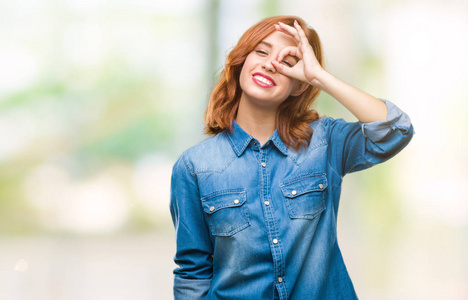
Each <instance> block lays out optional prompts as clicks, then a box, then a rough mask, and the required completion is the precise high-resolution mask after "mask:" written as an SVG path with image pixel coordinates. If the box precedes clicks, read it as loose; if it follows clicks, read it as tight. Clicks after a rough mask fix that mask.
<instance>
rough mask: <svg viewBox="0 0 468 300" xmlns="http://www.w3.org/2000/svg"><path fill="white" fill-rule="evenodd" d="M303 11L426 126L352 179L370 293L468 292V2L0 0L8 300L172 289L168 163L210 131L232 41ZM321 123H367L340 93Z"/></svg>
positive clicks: (330, 57) (357, 261)
mask: <svg viewBox="0 0 468 300" xmlns="http://www.w3.org/2000/svg"><path fill="white" fill-rule="evenodd" d="M278 14H292V15H298V16H301V17H302V18H303V19H304V20H306V22H308V24H309V25H310V26H312V27H313V28H315V29H316V30H317V32H318V33H319V35H320V37H321V39H322V43H323V48H324V53H325V58H326V69H327V70H328V71H329V72H331V73H332V74H334V75H336V76H337V77H339V78H341V79H342V80H344V81H346V82H348V83H350V84H352V85H354V86H357V87H359V88H361V89H363V90H365V91H367V92H369V93H371V94H373V95H375V96H377V97H380V98H386V99H389V100H391V101H393V102H394V103H395V104H397V105H398V106H399V107H400V108H401V109H402V110H404V111H405V112H407V113H408V114H409V116H410V117H411V119H412V121H413V124H414V127H415V131H416V135H415V136H414V138H413V140H412V142H411V143H410V144H409V146H408V147H407V148H406V149H404V150H403V152H402V153H400V154H399V155H398V156H396V157H395V158H393V159H392V160H390V161H389V162H387V163H386V164H383V165H380V166H376V167H374V168H372V169H370V170H368V171H366V172H361V173H355V174H350V175H348V176H346V179H345V181H344V186H343V193H342V199H341V205H340V213H339V232H338V235H339V241H340V246H341V248H342V252H343V255H344V258H345V262H346V264H347V266H348V270H349V273H350V275H351V278H352V279H353V282H354V284H355V288H356V291H357V293H358V295H359V297H360V298H361V299H468V260H467V258H466V257H467V254H468V192H467V186H468V141H467V138H468V118H467V113H466V112H467V111H468V71H467V70H468V59H467V58H466V54H467V53H468V34H467V32H468V2H467V1H465V0H445V1H435V0H398V1H395V0H392V1H390V0H329V1H323V0H313V1H311V0H289V1H285V0H274V1H271V0H270V1H268V0H237V1H229V0H224V1H223V0H219V1H215V0H181V1H163V0H133V1H122V0H93V1H90V0H21V1H13V0H3V1H1V2H0V299H8V300H9V299H20V300H23V299H28V300H29V299H47V300H55V299H67V300H68V299H171V298H172V270H173V268H175V265H174V263H173V261H172V258H173V255H174V252H175V242H174V229H173V227H172V223H171V219H170V214H169V184H170V176H171V169H172V165H173V164H174V162H175V160H176V159H177V157H178V156H179V155H180V154H181V153H182V151H183V150H185V149H187V148H188V147H190V146H192V145H194V144H196V143H197V142H199V141H201V140H202V139H204V138H206V136H204V135H203V134H202V130H203V113H204V110H205V107H206V105H207V101H208V98H209V95H210V92H211V88H212V87H213V84H214V82H215V80H216V78H217V74H219V71H220V68H221V67H222V65H223V63H224V59H225V57H226V55H227V53H228V52H229V50H230V49H232V47H233V46H234V45H235V43H236V42H237V40H238V39H239V37H240V36H241V34H242V33H243V32H244V31H245V30H246V29H247V28H248V27H250V26H251V25H253V24H254V23H256V22H257V21H259V20H260V19H262V18H264V17H268V16H272V15H278ZM318 110H319V112H320V113H321V114H322V115H329V116H333V117H335V118H345V119H346V120H348V121H355V120H356V119H355V118H354V117H353V116H352V115H351V114H350V113H348V112H347V111H346V110H345V109H344V108H342V107H341V106H340V105H339V104H337V102H336V101H335V100H334V99H332V98H331V97H330V96H328V95H326V94H325V93H322V94H321V95H320V97H319V99H318Z"/></svg>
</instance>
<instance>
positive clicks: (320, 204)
mask: <svg viewBox="0 0 468 300" xmlns="http://www.w3.org/2000/svg"><path fill="white" fill-rule="evenodd" d="M280 187H281V191H282V192H283V195H284V199H285V203H286V206H287V208H288V211H289V217H291V218H293V219H298V218H299V219H313V218H315V217H316V216H317V215H318V214H320V213H321V212H322V211H323V210H325V193H326V188H327V177H325V174H312V175H308V176H305V177H304V176H301V177H299V178H296V179H293V180H290V181H288V182H285V183H282V184H280Z"/></svg>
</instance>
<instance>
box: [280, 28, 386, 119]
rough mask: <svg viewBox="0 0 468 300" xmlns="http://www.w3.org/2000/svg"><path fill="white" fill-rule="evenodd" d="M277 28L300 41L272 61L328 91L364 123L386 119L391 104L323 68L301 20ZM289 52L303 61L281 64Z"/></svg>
mask: <svg viewBox="0 0 468 300" xmlns="http://www.w3.org/2000/svg"><path fill="white" fill-rule="evenodd" d="M276 29H277V30H279V31H281V32H283V33H286V34H289V35H291V36H292V37H294V38H295V39H296V41H297V43H298V44H297V47H287V48H285V49H284V50H283V51H281V52H280V54H279V56H278V59H277V60H278V61H273V62H272V63H273V64H274V66H275V67H276V69H277V70H278V71H279V72H280V73H282V74H284V75H286V76H289V77H292V78H295V79H298V80H300V81H302V82H306V83H308V84H311V85H313V86H315V87H317V88H319V89H320V90H323V91H325V92H327V93H328V94H330V95H331V96H332V97H333V98H335V99H336V100H338V101H339V102H340V103H341V104H343V105H344V106H345V107H346V108H347V109H348V110H349V111H351V113H352V114H353V115H354V116H356V118H358V119H359V121H360V122H361V123H369V122H375V121H385V120H386V118H387V107H386V105H385V103H384V102H382V101H380V100H379V99H377V98H375V97H373V96H371V95H369V94H367V93H365V92H363V91H361V90H359V89H357V88H355V87H353V86H351V85H349V84H347V83H346V82H344V81H342V80H340V79H338V78H336V77H335V76H333V75H332V74H330V73H328V72H327V71H325V70H324V69H323V68H322V66H321V65H320V63H319V62H318V60H317V58H316V57H315V54H314V51H313V49H312V46H311V45H310V44H309V41H308V40H307V37H306V35H305V33H304V31H303V30H302V28H301V27H300V26H299V24H298V23H297V22H295V24H294V27H291V26H288V25H286V24H283V23H280V24H279V25H276ZM286 55H293V56H296V57H298V58H299V59H300V60H299V62H298V63H297V64H296V65H294V66H293V67H292V68H289V67H286V66H285V65H283V64H280V63H279V62H280V61H282V59H283V57H285V56H286Z"/></svg>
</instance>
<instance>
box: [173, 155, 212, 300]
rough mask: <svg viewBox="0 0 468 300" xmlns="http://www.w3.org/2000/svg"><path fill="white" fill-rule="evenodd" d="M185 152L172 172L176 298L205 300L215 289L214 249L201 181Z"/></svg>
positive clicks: (178, 299) (176, 299)
mask: <svg viewBox="0 0 468 300" xmlns="http://www.w3.org/2000/svg"><path fill="white" fill-rule="evenodd" d="M189 167H190V165H189V163H188V161H187V158H186V157H185V153H184V154H182V155H181V157H179V159H178V160H177V162H176V163H175V165H174V167H173V169H172V177H171V200H170V211H171V215H172V221H173V223H174V228H175V232H176V245H177V250H176V255H175V257H174V262H175V263H176V264H177V265H178V266H179V267H178V268H176V269H175V270H174V299H175V300H182V299H205V297H206V294H207V293H208V290H209V289H210V286H211V277H212V273H213V271H212V256H211V255H212V253H213V246H212V243H211V239H210V233H209V229H208V227H207V224H206V222H205V218H204V215H203V214H204V212H203V209H202V206H201V202H200V197H199V191H198V182H197V179H196V176H195V174H194V173H193V171H191V170H190V169H189Z"/></svg>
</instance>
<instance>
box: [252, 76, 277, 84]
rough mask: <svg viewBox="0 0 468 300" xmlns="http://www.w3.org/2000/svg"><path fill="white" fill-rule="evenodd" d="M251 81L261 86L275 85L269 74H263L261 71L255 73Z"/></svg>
mask: <svg viewBox="0 0 468 300" xmlns="http://www.w3.org/2000/svg"><path fill="white" fill-rule="evenodd" d="M252 79H253V81H255V83H257V84H258V85H260V86H262V87H274V86H275V85H276V83H275V81H274V80H273V79H272V78H270V77H269V76H266V75H263V74H261V73H255V74H253V77H252Z"/></svg>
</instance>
